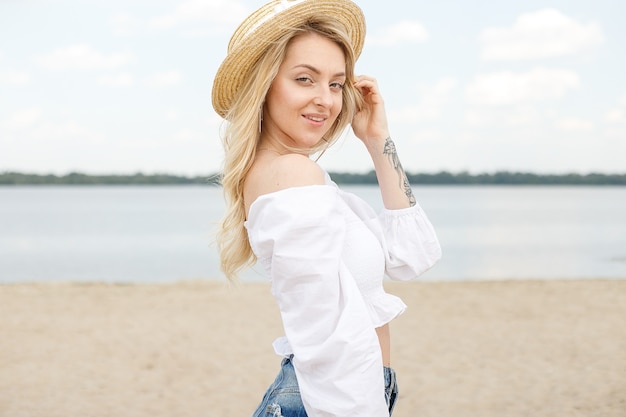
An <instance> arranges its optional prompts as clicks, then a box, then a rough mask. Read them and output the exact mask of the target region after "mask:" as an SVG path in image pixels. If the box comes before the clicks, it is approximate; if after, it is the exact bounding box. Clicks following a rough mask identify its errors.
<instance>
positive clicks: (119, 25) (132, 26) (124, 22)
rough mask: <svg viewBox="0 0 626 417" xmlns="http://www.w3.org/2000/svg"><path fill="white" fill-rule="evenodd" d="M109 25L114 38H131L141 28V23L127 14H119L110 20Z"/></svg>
mask: <svg viewBox="0 0 626 417" xmlns="http://www.w3.org/2000/svg"><path fill="white" fill-rule="evenodd" d="M110 24H111V27H112V29H113V34H114V35H115V36H131V35H134V34H135V33H136V32H137V30H138V29H139V28H140V27H141V25H142V22H141V21H140V20H139V19H137V18H135V17H133V16H131V15H129V14H128V13H120V14H117V15H115V16H113V18H111V20H110Z"/></svg>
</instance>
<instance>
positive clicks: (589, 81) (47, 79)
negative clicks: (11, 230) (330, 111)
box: [0, 0, 626, 176]
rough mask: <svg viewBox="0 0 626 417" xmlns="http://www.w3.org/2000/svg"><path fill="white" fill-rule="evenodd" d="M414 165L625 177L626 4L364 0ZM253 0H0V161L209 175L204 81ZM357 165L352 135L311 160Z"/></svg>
mask: <svg viewBox="0 0 626 417" xmlns="http://www.w3.org/2000/svg"><path fill="white" fill-rule="evenodd" d="M356 3H357V4H358V5H359V6H360V7H361V8H362V9H363V11H364V13H365V16H366V20H367V28H368V29H367V37H366V41H365V48H364V50H363V54H362V55H361V58H360V60H359V62H358V63H357V73H358V74H367V75H370V76H373V77H375V78H376V79H377V80H378V83H379V85H380V88H381V91H382V94H383V97H384V99H385V105H386V109H387V114H388V117H389V121H390V129H391V134H392V137H393V139H394V141H395V143H396V146H397V149H398V152H399V154H400V158H401V160H402V163H403V165H404V167H405V169H406V170H407V171H409V172H439V171H442V170H446V171H450V172H463V171H467V172H470V173H483V172H496V171H501V170H507V171H523V172H536V173H555V174H559V173H570V172H576V173H582V174H585V173H590V172H600V173H624V172H626V46H625V45H626V25H625V24H624V18H625V16H626V1H624V0H594V1H591V0H584V1H583V0H541V1H537V0H508V1H507V0H503V1H497V2H496V1H492V0H475V1H466V0H439V1H410V2H409V1H398V0H387V1H380V0H361V1H359V0H357V1H356ZM262 4H263V2H261V1H256V0H180V1H177V0H150V1H148V0H124V1H120V0H107V1H106V2H105V1H95V0H81V1H71V0H58V1H52V0H50V1H44V0H41V1H35V0H0V172H2V171H19V172H29V173H40V174H47V173H52V174H57V175H62V174H66V173H69V172H76V171H78V172H85V173H90V174H132V173H136V172H143V173H145V174H152V173H168V174H176V175H194V176H195V175H208V174H211V173H215V172H217V171H219V170H220V167H221V161H222V155H223V151H222V147H221V142H220V137H219V132H220V127H222V121H221V119H220V118H219V116H217V115H216V114H215V112H214V111H213V108H212V106H211V87H212V82H213V77H214V74H215V72H216V71H217V68H218V66H219V64H220V63H221V61H222V59H223V58H224V57H225V55H226V46H227V43H228V40H229V38H230V35H231V34H232V32H233V31H234V29H235V28H236V27H237V25H238V24H239V22H240V21H241V20H242V19H243V17H245V16H246V15H247V14H248V13H249V12H251V11H253V10H254V9H256V8H257V7H259V6H261V5H262ZM319 162H320V164H321V165H322V166H323V167H324V168H325V169H327V170H329V171H335V172H367V171H369V170H370V169H372V164H371V160H370V158H369V156H368V154H367V152H366V151H365V149H364V147H363V146H362V144H361V143H360V142H359V141H358V139H356V138H355V137H354V135H353V134H352V133H351V132H350V131H347V132H346V134H345V135H344V136H343V137H342V138H341V140H340V141H339V142H338V143H337V144H336V145H335V146H334V147H333V148H331V149H330V150H329V151H328V152H327V153H326V154H325V155H324V156H323V157H322V159H321V160H320V161H319Z"/></svg>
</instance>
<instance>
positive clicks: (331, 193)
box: [246, 185, 389, 417]
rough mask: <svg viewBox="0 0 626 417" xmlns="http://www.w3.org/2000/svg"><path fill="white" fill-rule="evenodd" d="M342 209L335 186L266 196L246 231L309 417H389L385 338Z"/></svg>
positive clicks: (259, 201)
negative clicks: (357, 271)
mask: <svg viewBox="0 0 626 417" xmlns="http://www.w3.org/2000/svg"><path fill="white" fill-rule="evenodd" d="M342 204H343V203H342V201H341V199H340V198H339V197H338V193H337V190H336V189H335V188H333V187H330V186H325V185H319V186H318V185H316V186H306V187H296V188H290V189H287V190H282V191H279V192H277V193H272V194H268V195H265V196H261V197H259V198H258V199H257V200H256V201H255V203H254V204H253V206H252V207H251V211H250V219H249V221H248V222H246V227H247V229H248V235H249V238H250V243H251V245H252V249H253V250H254V252H255V254H256V255H257V257H258V258H259V261H260V263H261V264H263V265H264V266H265V268H266V270H267V271H268V273H269V275H270V278H271V282H272V294H273V296H274V297H275V299H276V300H277V302H278V306H279V309H280V313H281V316H282V321H283V327H284V329H285V333H286V337H287V339H288V342H289V345H290V346H291V349H292V351H293V354H294V359H293V363H294V368H295V370H296V376H297V378H298V384H299V386H300V393H301V396H302V401H303V403H304V406H305V409H306V412H307V415H308V416H310V417H320V416H325V417H328V416H342V417H347V416H354V417H356V416H359V417H362V416H372V417H383V416H385V417H387V416H388V415H389V412H388V410H387V407H386V403H385V400H384V395H383V393H384V382H383V365H382V358H381V352H380V347H379V344H378V339H377V337H376V333H375V330H374V328H373V326H372V323H371V321H370V319H369V317H368V312H367V309H366V307H365V303H364V302H363V299H362V297H361V295H360V293H359V290H358V288H357V286H356V283H355V281H354V279H352V278H351V277H350V275H349V271H348V270H347V268H346V267H345V265H344V264H343V262H342V259H341V255H342V250H343V243H344V236H345V233H346V230H345V229H346V224H345V216H344V211H343V210H345V206H343V205H342ZM342 207H343V208H342Z"/></svg>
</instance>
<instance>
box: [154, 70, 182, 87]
mask: <svg viewBox="0 0 626 417" xmlns="http://www.w3.org/2000/svg"><path fill="white" fill-rule="evenodd" d="M182 79H183V77H182V74H181V73H180V71H167V72H159V73H156V74H154V75H152V76H150V77H149V78H148V79H147V80H146V82H145V84H146V85H147V86H150V87H170V86H173V85H178V84H180V83H181V81H182Z"/></svg>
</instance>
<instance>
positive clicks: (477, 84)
mask: <svg viewBox="0 0 626 417" xmlns="http://www.w3.org/2000/svg"><path fill="white" fill-rule="evenodd" d="M579 85H580V77H579V76H578V74H577V73H575V72H574V71H570V70H558V69H544V68H537V69H533V70H531V71H529V72H523V73H515V72H511V71H502V72H494V73H490V74H483V75H478V76H476V78H475V79H474V81H473V82H472V83H471V84H470V85H469V86H468V87H467V89H466V91H465V94H466V98H467V101H468V102H469V103H470V104H481V105H491V106H502V105H511V104H517V103H524V102H536V101H544V100H554V99H558V98H561V97H563V96H564V95H565V94H566V93H567V92H568V91H569V90H572V89H575V88H578V86H579Z"/></svg>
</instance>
